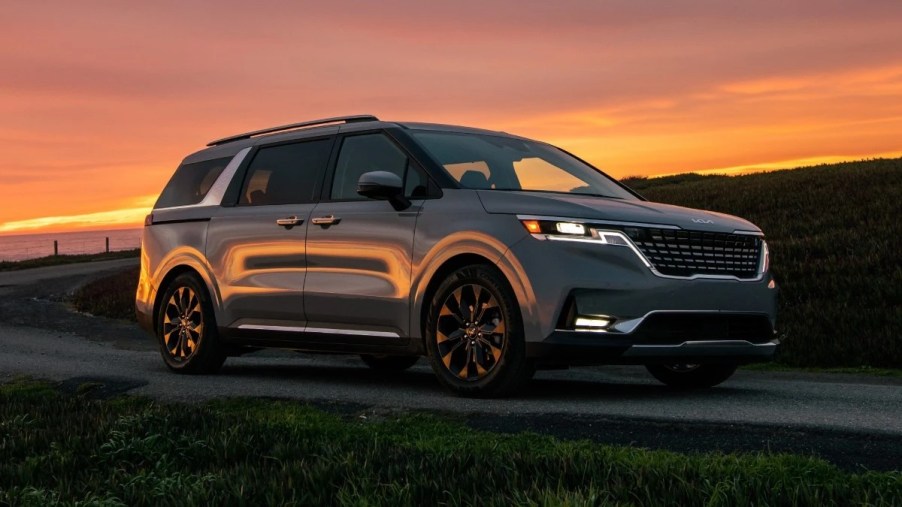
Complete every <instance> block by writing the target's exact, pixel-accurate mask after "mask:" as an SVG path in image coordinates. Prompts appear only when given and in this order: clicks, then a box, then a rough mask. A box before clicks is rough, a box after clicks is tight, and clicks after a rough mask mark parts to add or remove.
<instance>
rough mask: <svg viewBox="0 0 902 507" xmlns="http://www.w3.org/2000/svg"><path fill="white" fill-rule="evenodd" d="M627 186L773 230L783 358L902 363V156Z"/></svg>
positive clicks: (826, 363)
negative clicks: (901, 222) (901, 204)
mask: <svg viewBox="0 0 902 507" xmlns="http://www.w3.org/2000/svg"><path fill="white" fill-rule="evenodd" d="M625 183H626V184H628V185H630V186H631V187H633V188H634V189H636V190H637V191H639V192H640V193H642V194H643V195H645V196H646V197H647V198H649V199H651V200H653V201H660V202H666V203H671V204H677V205H681V206H689V207H692V208H700V209H708V210H714V211H719V212H723V213H729V214H732V215H738V216H741V217H744V218H747V219H749V220H751V221H752V222H754V223H756V224H757V225H759V226H760V227H761V228H762V229H763V230H764V232H765V233H766V235H767V242H768V245H769V246H770V250H771V259H772V262H771V264H772V268H773V272H774V275H775V277H776V278H777V283H778V284H779V286H780V307H779V319H778V326H779V329H780V331H781V332H782V334H783V347H782V349H781V351H780V354H779V357H778V360H779V362H781V363H783V364H786V365H791V366H800V367H825V368H829V367H845V368H857V367H860V366H870V367H874V368H898V367H899V366H900V365H902V262H900V261H902V234H900V229H899V218H900V210H902V207H900V203H902V159H878V160H868V161H861V162H848V163H842V164H830V165H822V166H817V167H813V168H806V169H803V170H790V171H777V172H770V173H760V174H750V175H745V176H735V177H729V176H701V175H697V174H688V175H687V174H684V175H679V176H672V177H667V178H652V179H644V178H629V179H627V180H625Z"/></svg>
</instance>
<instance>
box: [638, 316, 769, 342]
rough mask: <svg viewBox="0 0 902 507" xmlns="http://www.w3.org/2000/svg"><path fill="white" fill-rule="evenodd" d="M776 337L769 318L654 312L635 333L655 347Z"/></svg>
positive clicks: (641, 339) (762, 339)
mask: <svg viewBox="0 0 902 507" xmlns="http://www.w3.org/2000/svg"><path fill="white" fill-rule="evenodd" d="M773 335H774V333H773V327H771V324H770V320H769V319H768V317H767V316H766V315H761V314H737V313H733V314H730V313H653V314H651V315H649V316H648V317H647V318H646V319H645V320H644V321H643V322H642V324H640V325H639V327H638V328H637V329H636V330H635V331H634V332H633V336H634V337H635V338H636V342H637V343H642V344H654V345H679V344H680V343H683V342H685V341H698V340H745V341H748V342H751V343H766V342H768V341H770V340H772V339H773V338H774V336H773Z"/></svg>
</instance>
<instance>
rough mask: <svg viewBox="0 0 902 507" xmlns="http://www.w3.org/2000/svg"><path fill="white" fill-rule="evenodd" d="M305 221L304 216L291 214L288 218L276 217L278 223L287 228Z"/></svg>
mask: <svg viewBox="0 0 902 507" xmlns="http://www.w3.org/2000/svg"><path fill="white" fill-rule="evenodd" d="M303 221H304V219H303V218H298V217H296V216H290V217H287V218H279V219H276V225H281V226H282V227H284V228H286V229H291V228H292V227H294V226H295V225H300V224H301V223H302V222H303Z"/></svg>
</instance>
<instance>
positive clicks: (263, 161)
mask: <svg viewBox="0 0 902 507" xmlns="http://www.w3.org/2000/svg"><path fill="white" fill-rule="evenodd" d="M331 148H332V140H331V139H317V140H315V141H304V142H300V143H293V144H283V145H280V146H270V147H268V148H261V149H260V150H259V151H258V152H257V155H256V156H254V160H253V161H251V165H250V166H249V167H248V169H247V176H245V178H244V188H242V189H241V197H240V198H239V200H238V204H239V205H245V206H266V205H274V204H301V203H307V202H313V201H314V200H315V195H314V191H315V190H316V184H317V182H319V181H320V180H321V179H322V176H323V173H324V172H325V170H326V164H328V162H329V151H330V149H331Z"/></svg>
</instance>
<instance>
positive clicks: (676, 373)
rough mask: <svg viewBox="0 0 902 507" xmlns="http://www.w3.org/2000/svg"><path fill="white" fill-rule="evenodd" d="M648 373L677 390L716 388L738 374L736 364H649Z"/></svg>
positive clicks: (646, 366) (647, 366)
mask: <svg viewBox="0 0 902 507" xmlns="http://www.w3.org/2000/svg"><path fill="white" fill-rule="evenodd" d="M645 368H646V369H648V372H649V373H651V374H652V376H654V377H655V378H656V379H658V380H660V381H661V382H663V383H665V384H667V385H668V386H670V387H673V388H676V389H702V388H705V387H714V386H716V385H717V384H720V383H721V382H723V381H725V380H727V379H728V378H730V377H731V376H733V373H735V372H736V368H737V366H736V365H735V364H648V365H645Z"/></svg>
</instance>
